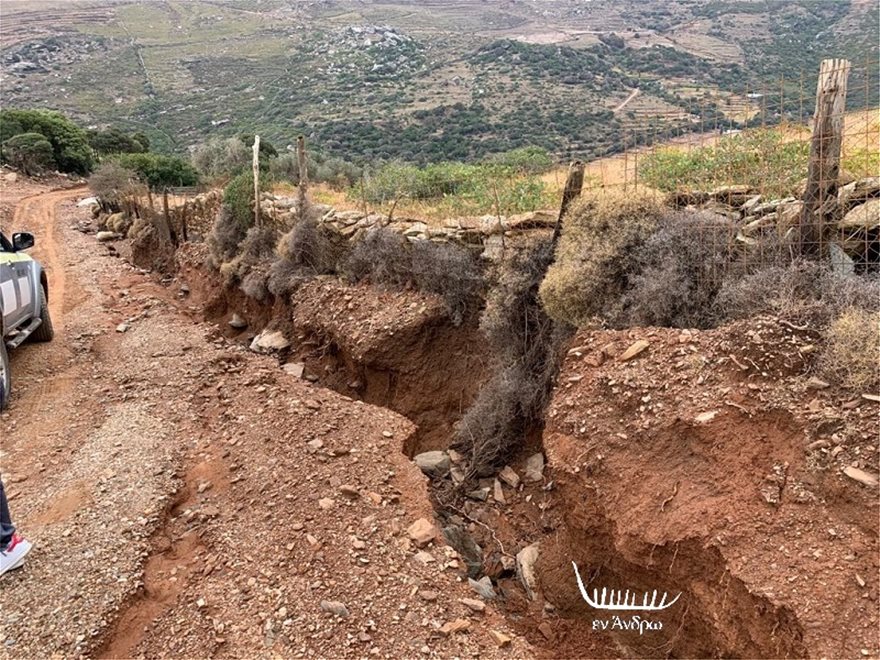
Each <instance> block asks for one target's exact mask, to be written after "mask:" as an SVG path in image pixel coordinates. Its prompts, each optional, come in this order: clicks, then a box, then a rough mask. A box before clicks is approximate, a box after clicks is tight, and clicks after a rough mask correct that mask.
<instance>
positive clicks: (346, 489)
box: [339, 484, 361, 500]
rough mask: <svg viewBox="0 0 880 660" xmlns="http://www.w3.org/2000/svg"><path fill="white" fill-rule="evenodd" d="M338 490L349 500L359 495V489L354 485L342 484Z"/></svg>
mask: <svg viewBox="0 0 880 660" xmlns="http://www.w3.org/2000/svg"><path fill="white" fill-rule="evenodd" d="M339 492H340V493H341V494H342V495H344V496H345V497H347V498H348V499H350V500H356V499H357V498H359V497H360V496H361V493H360V491H359V490H358V489H357V488H355V487H354V486H349V485H348V484H344V485H342V486H340V487H339Z"/></svg>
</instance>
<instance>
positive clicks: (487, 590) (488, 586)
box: [468, 575, 496, 600]
mask: <svg viewBox="0 0 880 660" xmlns="http://www.w3.org/2000/svg"><path fill="white" fill-rule="evenodd" d="M468 585H469V586H470V588H471V589H473V590H474V591H475V592H476V593H477V594H478V595H479V596H480V598H482V599H484V600H494V599H495V597H496V596H495V589H494V587H493V586H492V580H491V579H490V578H489V576H488V575H484V576H483V577H481V578H480V579H479V580H474V579H472V578H468Z"/></svg>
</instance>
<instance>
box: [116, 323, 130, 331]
mask: <svg viewBox="0 0 880 660" xmlns="http://www.w3.org/2000/svg"><path fill="white" fill-rule="evenodd" d="M127 330H128V323H120V324H119V325H117V326H116V332H126V331H127Z"/></svg>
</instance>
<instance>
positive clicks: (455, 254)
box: [342, 228, 486, 325]
mask: <svg viewBox="0 0 880 660" xmlns="http://www.w3.org/2000/svg"><path fill="white" fill-rule="evenodd" d="M342 273H343V274H344V275H345V277H346V278H347V279H348V280H349V281H351V282H361V281H365V280H367V281H369V282H370V283H372V284H374V285H376V286H383V287H391V288H405V287H413V288H415V289H417V290H418V291H422V292H424V293H431V294H435V295H438V296H440V297H441V298H443V301H444V303H445V304H446V309H447V311H448V312H449V316H450V318H451V319H452V321H453V323H455V324H456V325H458V324H460V323H462V322H463V321H464V319H465V318H467V317H468V316H469V315H470V314H472V313H474V312H476V311H477V310H478V309H479V308H480V306H481V304H482V298H483V295H484V293H485V289H486V278H485V273H484V265H483V263H482V261H481V259H480V257H479V256H478V255H477V254H476V253H475V252H473V251H471V250H468V249H467V248H464V247H460V246H457V245H453V244H451V243H433V242H430V241H416V242H415V243H410V242H409V241H408V240H406V238H404V237H403V236H401V235H400V234H398V233H396V232H394V231H392V230H390V229H385V228H379V229H373V230H371V231H370V232H368V233H367V235H366V236H364V238H363V239H362V240H360V241H358V242H357V243H356V244H355V246H354V247H353V248H352V250H351V253H350V254H349V255H348V257H347V258H346V260H345V262H344V264H343V265H342Z"/></svg>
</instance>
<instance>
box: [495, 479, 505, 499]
mask: <svg viewBox="0 0 880 660" xmlns="http://www.w3.org/2000/svg"><path fill="white" fill-rule="evenodd" d="M492 497H493V498H494V499H495V501H496V502H498V503H499V504H507V502H506V501H505V499H504V489H503V488H502V487H501V482H500V481H498V479H496V480H495V482H494V483H493V484H492Z"/></svg>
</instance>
